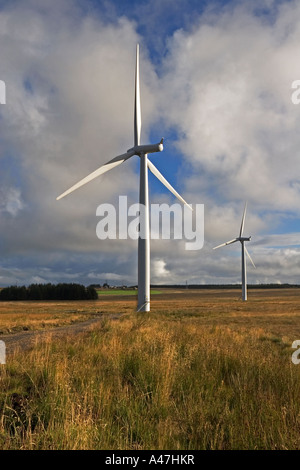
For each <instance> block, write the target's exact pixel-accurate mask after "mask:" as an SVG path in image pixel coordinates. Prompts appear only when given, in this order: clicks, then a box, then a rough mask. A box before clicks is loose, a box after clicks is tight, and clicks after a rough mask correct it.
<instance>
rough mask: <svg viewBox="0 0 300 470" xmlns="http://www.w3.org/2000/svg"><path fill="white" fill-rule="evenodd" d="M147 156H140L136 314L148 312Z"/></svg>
mask: <svg viewBox="0 0 300 470" xmlns="http://www.w3.org/2000/svg"><path fill="white" fill-rule="evenodd" d="M147 159H148V157H147V154H141V155H140V236H139V239H138V312H149V311H150V229H149V191H148V164H147Z"/></svg>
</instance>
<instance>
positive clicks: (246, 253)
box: [244, 245, 256, 268]
mask: <svg viewBox="0 0 300 470" xmlns="http://www.w3.org/2000/svg"><path fill="white" fill-rule="evenodd" d="M244 248H245V251H246V254H247V256H248V258H249V259H250V261H251V263H252V265H253V266H254V268H256V266H255V264H254V263H253V260H252V258H251V256H250V255H249V252H248V250H247V248H246V246H245V245H244Z"/></svg>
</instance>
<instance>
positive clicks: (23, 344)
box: [0, 313, 122, 355]
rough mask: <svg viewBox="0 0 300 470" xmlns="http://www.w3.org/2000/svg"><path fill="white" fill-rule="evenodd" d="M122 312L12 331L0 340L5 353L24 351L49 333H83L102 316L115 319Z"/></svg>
mask: <svg viewBox="0 0 300 470" xmlns="http://www.w3.org/2000/svg"><path fill="white" fill-rule="evenodd" d="M121 315H122V314H121V313H119V314H114V315H109V316H106V315H105V317H103V316H102V315H101V316H99V317H97V318H90V319H89V320H86V321H83V322H78V323H72V324H71V325H66V326H58V327H56V328H49V329H46V330H36V331H22V332H20V333H14V334H10V335H1V336H0V340H2V341H4V342H5V345H6V354H8V355H9V354H11V353H13V352H14V351H15V350H16V349H19V350H21V351H25V350H26V349H30V348H31V347H32V346H34V344H36V342H37V341H39V340H43V339H44V338H46V337H48V336H49V334H51V336H52V338H61V337H63V336H66V335H74V334H78V333H83V332H85V331H88V330H90V329H91V327H92V326H94V325H96V324H97V323H99V322H101V320H103V318H109V319H110V320H112V319H113V320H115V319H117V318H120V316H121Z"/></svg>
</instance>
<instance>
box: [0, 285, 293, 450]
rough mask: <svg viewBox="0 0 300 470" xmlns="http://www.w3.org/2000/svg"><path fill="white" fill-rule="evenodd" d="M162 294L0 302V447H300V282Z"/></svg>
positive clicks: (109, 295) (173, 291)
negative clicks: (29, 339)
mask: <svg viewBox="0 0 300 470" xmlns="http://www.w3.org/2000/svg"><path fill="white" fill-rule="evenodd" d="M159 292H160V293H157V294H155V295H153V296H152V298H151V312H150V313H147V314H145V313H136V312H135V309H136V298H135V296H132V295H130V296H129V295H126V292H124V295H121V293H120V292H118V294H117V295H113V292H112V293H107V292H106V293H105V294H104V295H101V294H100V295H99V299H98V300H96V301H88V302H81V301H79V302H67V301H66V302H3V303H1V304H0V331H2V335H1V336H0V339H1V338H2V339H4V340H8V339H9V338H10V339H11V338H14V340H15V343H18V341H19V343H20V344H19V346H20V347H19V348H18V347H17V348H14V350H8V354H7V361H6V365H1V366H0V390H1V392H0V448H2V449H125V450H131V449H153V450H154V449H160V450H167V449H169V450H198V449H222V450H230V449H273V450H275V449H299V448H300V432H299V431H300V398H299V397H300V364H299V365H295V364H293V363H292V360H291V358H292V353H293V352H294V350H293V349H292V348H291V345H292V342H293V341H294V340H297V339H300V289H269V290H267V289H250V290H249V291H248V302H242V301H241V299H240V297H241V292H240V290H239V289H230V290H219V289H216V290H212V289H209V290H208V289H199V290H192V289H159ZM89 322H93V323H92V324H91V325H90V327H89V329H88V330H87V329H85V328H83V327H82V328H81V325H85V324H89ZM74 326H76V329H75V328H74ZM60 328H62V329H61V330H60ZM64 328H65V329H64ZM24 330H25V331H24ZM57 331H60V332H61V334H60V336H56V335H55V332H57ZM8 332H9V334H7V333H8ZM32 332H33V333H35V335H36V336H35V341H34V343H32V345H31V346H30V348H28V349H26V350H22V347H21V343H22V341H24V337H23V336H22V335H30V334H31V333H32ZM64 333H66V334H64ZM67 333H68V334H67ZM18 335H19V336H18Z"/></svg>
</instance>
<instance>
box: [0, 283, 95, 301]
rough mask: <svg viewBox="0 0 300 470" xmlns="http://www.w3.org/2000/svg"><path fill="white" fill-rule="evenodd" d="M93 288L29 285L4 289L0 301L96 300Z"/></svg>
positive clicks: (64, 285)
mask: <svg viewBox="0 0 300 470" xmlns="http://www.w3.org/2000/svg"><path fill="white" fill-rule="evenodd" d="M97 298H98V294H97V291H96V289H95V288H94V287H92V286H89V287H85V286H83V285H81V284H75V283H72V284H66V283H61V284H50V283H49V284H31V285H30V286H28V287H25V286H9V287H4V288H3V289H2V290H1V291H0V300H96V299H97Z"/></svg>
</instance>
